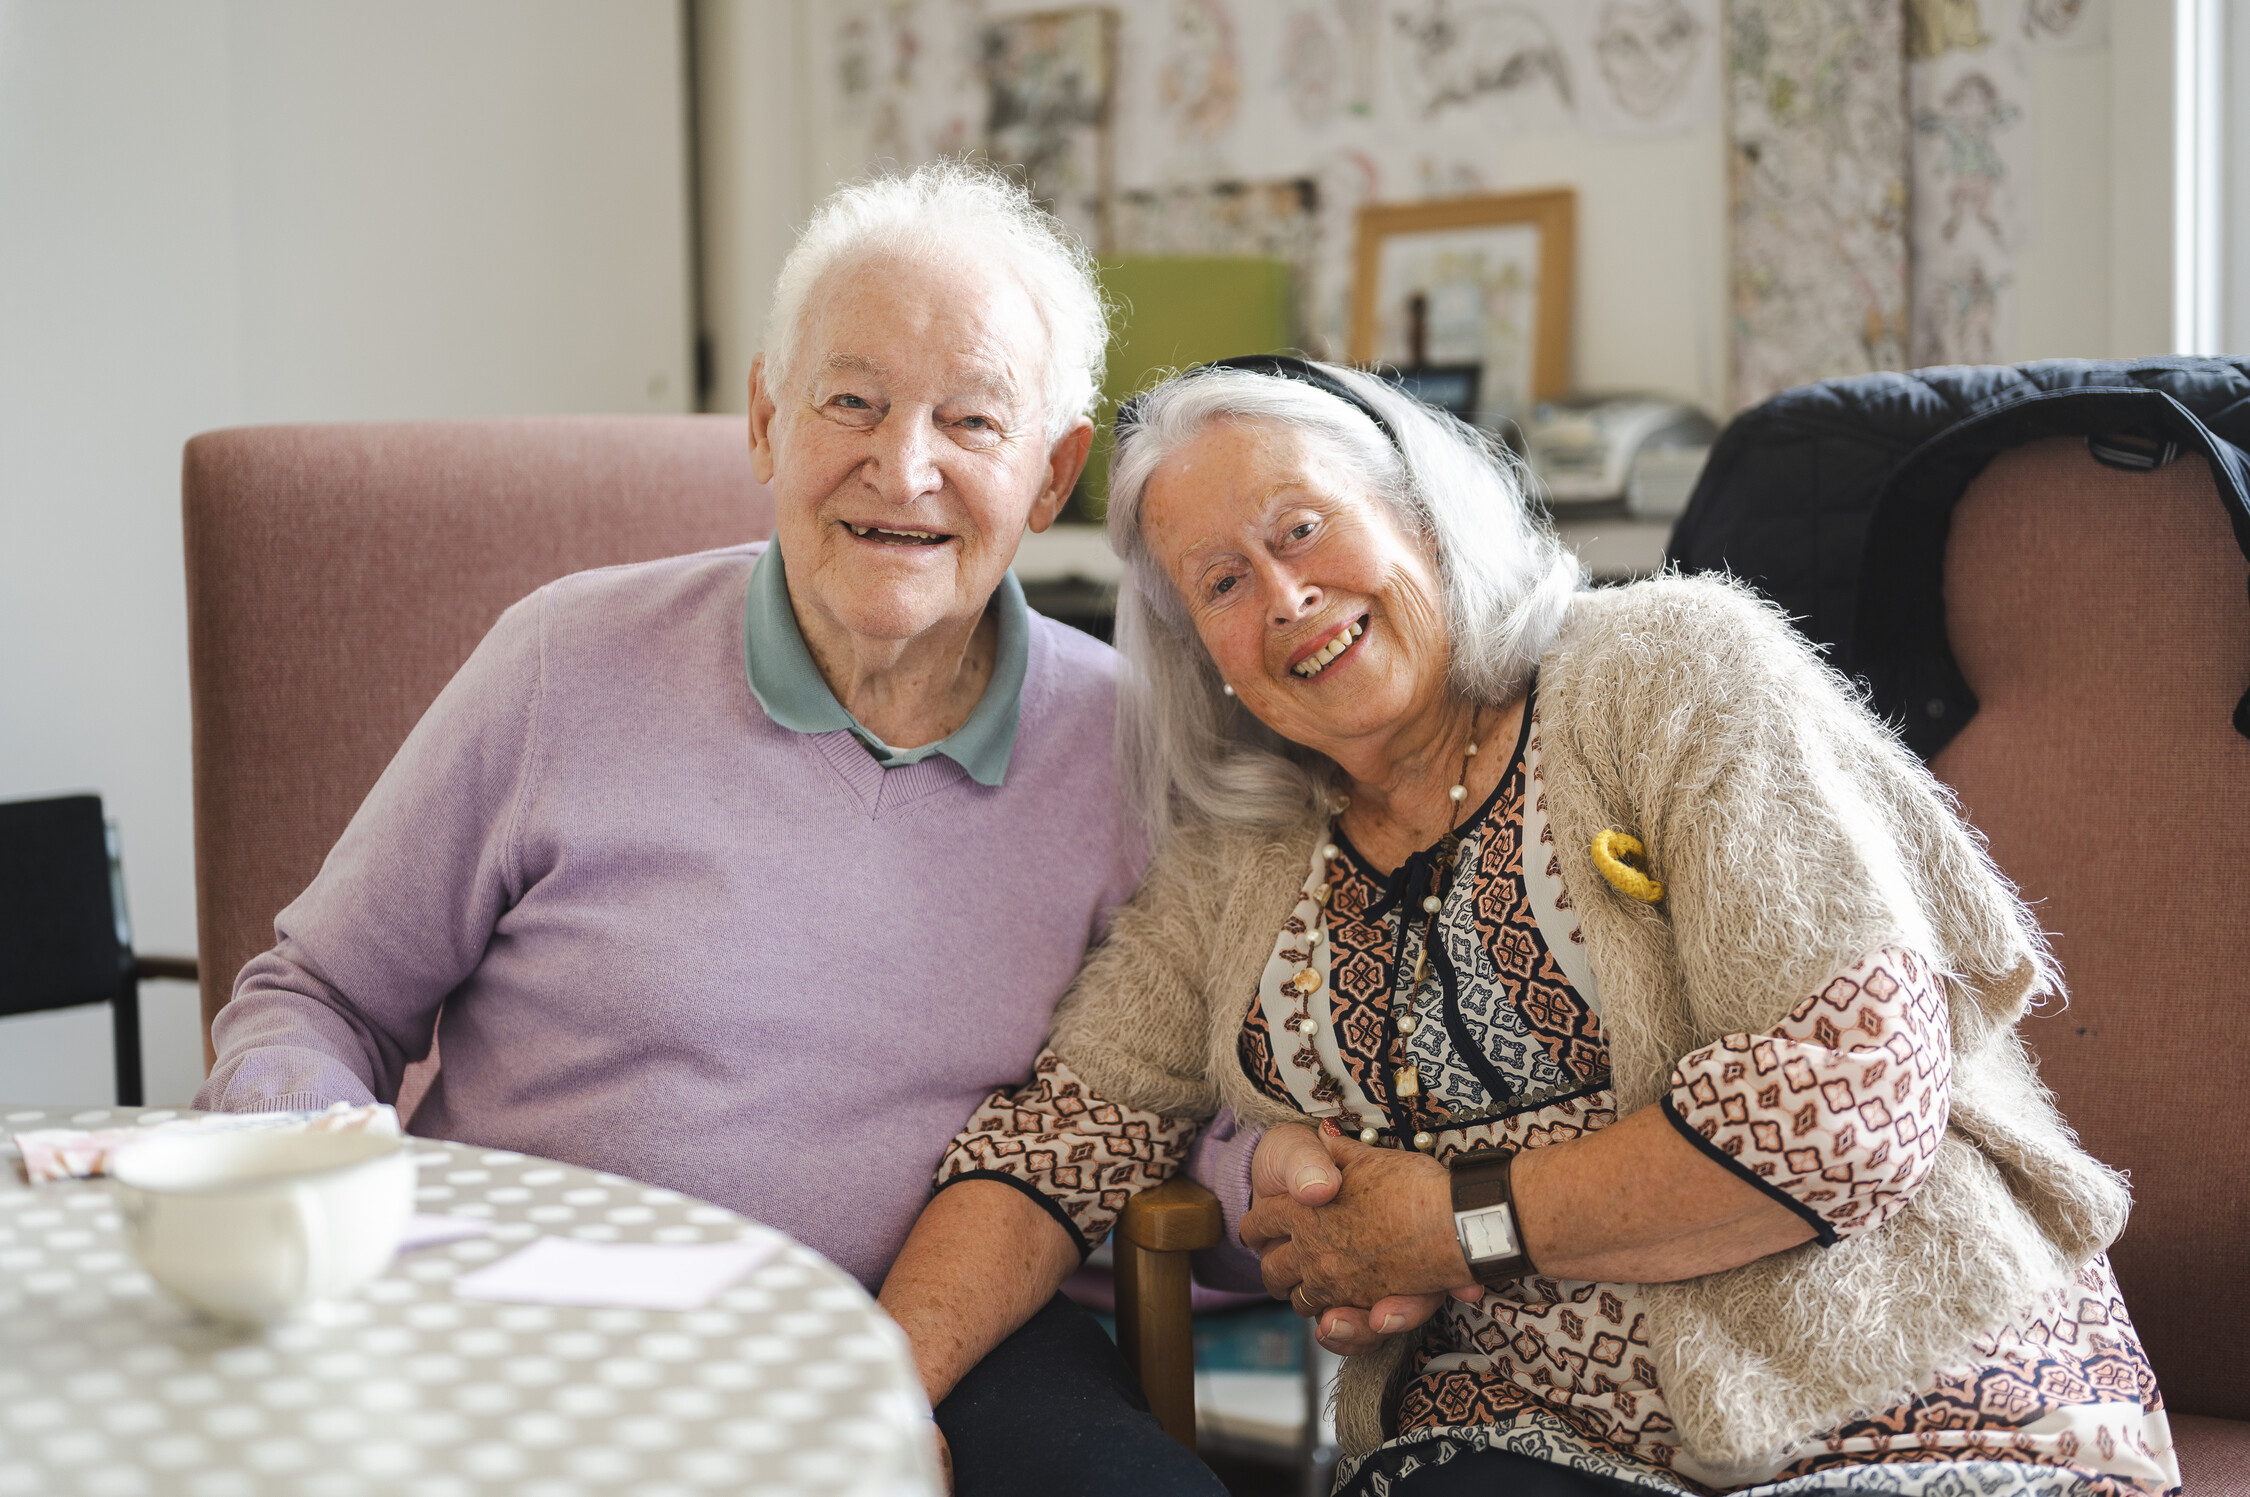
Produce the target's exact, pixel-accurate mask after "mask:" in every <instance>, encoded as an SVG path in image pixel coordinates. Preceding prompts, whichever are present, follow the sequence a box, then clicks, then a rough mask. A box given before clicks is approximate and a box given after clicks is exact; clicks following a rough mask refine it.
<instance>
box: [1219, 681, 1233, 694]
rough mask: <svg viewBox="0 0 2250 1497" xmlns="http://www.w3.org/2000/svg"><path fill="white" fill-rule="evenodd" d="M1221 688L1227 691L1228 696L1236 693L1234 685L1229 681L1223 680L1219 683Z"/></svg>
mask: <svg viewBox="0 0 2250 1497" xmlns="http://www.w3.org/2000/svg"><path fill="white" fill-rule="evenodd" d="M1219 690H1221V691H1223V692H1225V693H1226V694H1227V695H1228V696H1230V697H1231V696H1233V695H1234V687H1233V685H1232V684H1231V683H1229V682H1225V681H1222V682H1220V683H1219Z"/></svg>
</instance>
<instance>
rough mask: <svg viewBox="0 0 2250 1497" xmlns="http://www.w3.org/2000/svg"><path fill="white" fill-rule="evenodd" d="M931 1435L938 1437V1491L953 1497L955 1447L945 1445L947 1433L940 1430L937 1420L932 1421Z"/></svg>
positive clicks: (946, 1496) (947, 1496)
mask: <svg viewBox="0 0 2250 1497" xmlns="http://www.w3.org/2000/svg"><path fill="white" fill-rule="evenodd" d="M930 1433H931V1434H933V1435H935V1436H936V1437H937V1465H938V1480H939V1482H941V1483H942V1485H941V1486H939V1488H938V1490H939V1491H941V1492H943V1493H945V1497H953V1447H952V1446H951V1445H948V1444H946V1443H945V1431H944V1430H942V1429H939V1428H938V1422H937V1421H936V1420H935V1419H932V1420H931V1421H930Z"/></svg>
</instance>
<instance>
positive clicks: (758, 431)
mask: <svg viewBox="0 0 2250 1497" xmlns="http://www.w3.org/2000/svg"><path fill="white" fill-rule="evenodd" d="M775 414H776V407H775V405H774V401H773V392H772V391H771V390H769V389H767V388H766V356H765V355H764V354H759V355H757V356H756V357H755V358H753V359H751V360H750V471H751V472H752V473H754V474H755V475H757V479H758V482H760V483H772V482H773V472H774V464H773V418H774V415H775Z"/></svg>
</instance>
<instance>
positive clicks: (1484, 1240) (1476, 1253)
mask: <svg viewBox="0 0 2250 1497" xmlns="http://www.w3.org/2000/svg"><path fill="white" fill-rule="evenodd" d="M1454 1222H1455V1224H1456V1226H1457V1227H1458V1229H1459V1231H1460V1234H1461V1250H1462V1252H1463V1254H1464V1255H1465V1256H1466V1257H1467V1258H1468V1260H1469V1262H1470V1263H1471V1264H1477V1263H1490V1262H1493V1261H1495V1260H1498V1259H1502V1258H1513V1257H1515V1256H1516V1254H1517V1253H1519V1252H1521V1251H1522V1249H1521V1248H1520V1247H1518V1246H1517V1244H1516V1214H1515V1213H1514V1212H1513V1211H1510V1210H1509V1209H1508V1208H1507V1207H1506V1206H1486V1207H1484V1208H1483V1209H1481V1210H1478V1211H1463V1212H1460V1213H1458V1214H1457V1215H1456V1216H1455V1217H1454Z"/></svg>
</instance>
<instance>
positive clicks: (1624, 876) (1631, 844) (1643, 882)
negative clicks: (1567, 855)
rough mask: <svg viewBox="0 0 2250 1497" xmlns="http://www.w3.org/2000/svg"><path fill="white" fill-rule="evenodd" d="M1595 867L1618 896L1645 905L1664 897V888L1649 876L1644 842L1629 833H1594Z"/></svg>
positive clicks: (1646, 850)
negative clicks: (1642, 844) (1642, 843)
mask: <svg viewBox="0 0 2250 1497" xmlns="http://www.w3.org/2000/svg"><path fill="white" fill-rule="evenodd" d="M1594 866H1595V867H1596V868H1599V869H1600V870H1601V871H1602V877H1603V878H1606V879H1608V880H1609V882H1610V884H1611V886H1612V887H1613V888H1615V889H1616V890H1617V892H1618V893H1620V894H1622V895H1624V896H1625V897H1626V898H1628V899H1637V900H1639V901H1640V902H1641V903H1643V904H1654V903H1656V902H1657V901H1658V900H1660V899H1662V898H1663V897H1664V886H1663V885H1662V884H1660V883H1658V882H1657V881H1656V880H1655V879H1653V878H1650V877H1649V876H1648V849H1647V848H1645V847H1643V846H1641V839H1640V838H1638V837H1635V836H1632V835H1630V834H1628V833H1625V832H1608V831H1604V832H1596V833H1595V834H1594Z"/></svg>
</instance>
